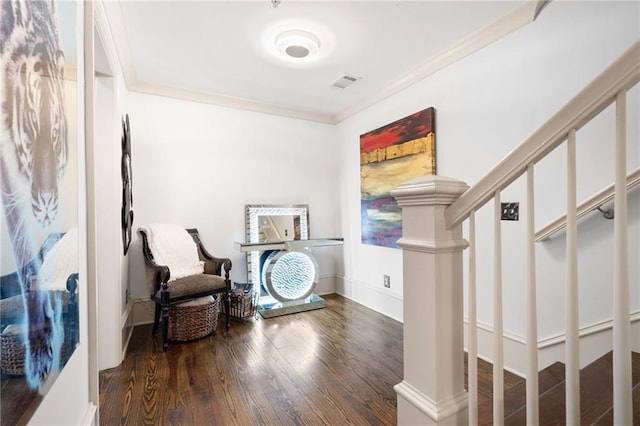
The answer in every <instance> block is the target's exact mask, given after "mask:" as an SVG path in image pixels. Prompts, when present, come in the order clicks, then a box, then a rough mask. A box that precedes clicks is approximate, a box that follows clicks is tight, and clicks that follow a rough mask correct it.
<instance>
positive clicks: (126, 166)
mask: <svg viewBox="0 0 640 426" xmlns="http://www.w3.org/2000/svg"><path fill="white" fill-rule="evenodd" d="M120 169H121V174H122V212H121V219H122V245H123V249H124V254H125V255H126V254H127V252H128V251H129V245H130V244H131V228H132V226H133V190H132V181H133V179H132V171H131V127H130V125H129V114H125V116H124V118H123V119H122V161H121V164H120Z"/></svg>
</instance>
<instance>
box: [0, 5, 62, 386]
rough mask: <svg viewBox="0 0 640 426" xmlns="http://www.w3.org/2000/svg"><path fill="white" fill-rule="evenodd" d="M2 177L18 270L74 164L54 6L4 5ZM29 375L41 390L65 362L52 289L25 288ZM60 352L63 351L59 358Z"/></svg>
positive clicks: (0, 39) (0, 9)
mask: <svg viewBox="0 0 640 426" xmlns="http://www.w3.org/2000/svg"><path fill="white" fill-rule="evenodd" d="M0 55H1V59H2V62H1V64H2V71H1V72H0V75H1V78H2V80H1V85H2V90H1V91H0V93H1V107H0V111H1V120H0V121H1V126H2V128H1V129H0V130H1V133H0V143H1V145H0V175H1V190H2V197H1V199H2V207H3V221H4V222H5V224H6V226H5V225H2V226H3V232H4V231H6V232H7V236H8V239H9V241H10V244H11V250H12V252H13V259H14V262H15V267H16V270H20V268H21V267H22V266H23V265H25V264H27V263H28V262H29V261H30V260H32V259H33V258H34V257H35V256H36V254H37V252H38V249H39V245H40V243H41V241H39V240H38V237H37V236H36V235H34V231H33V230H34V228H37V227H38V226H39V227H40V228H42V229H44V230H47V229H48V228H50V226H51V224H52V222H53V221H54V220H55V218H56V216H57V215H58V207H59V206H58V204H59V182H60V179H61V178H62V176H63V175H64V173H65V167H66V165H67V121H66V115H65V105H64V54H63V52H62V50H61V48H60V41H59V35H58V27H57V19H56V5H55V3H54V2H53V1H30V0H11V1H9V0H1V1H0ZM20 278H21V279H20V281H21V291H22V296H23V301H24V307H25V312H26V314H25V323H26V322H28V326H27V327H25V330H27V331H25V336H24V341H25V352H26V353H25V357H26V362H25V375H26V379H27V382H28V383H29V385H30V387H32V388H37V387H38V386H39V385H40V384H41V382H42V381H43V380H44V378H45V377H46V376H47V375H48V374H49V372H50V371H51V369H52V368H53V367H54V366H55V362H56V359H57V358H59V347H57V346H59V343H56V342H57V341H59V338H60V334H61V333H63V327H62V323H61V321H60V318H59V317H60V315H59V314H60V313H59V312H57V311H59V310H60V303H59V301H57V300H54V299H53V297H52V296H49V292H46V291H39V290H37V289H36V290H34V289H32V291H30V292H29V293H28V297H24V296H25V295H27V292H26V289H27V286H28V285H29V284H28V281H29V280H30V277H26V276H21V277H20ZM56 352H57V353H56Z"/></svg>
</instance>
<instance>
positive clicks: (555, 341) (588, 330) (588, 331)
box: [538, 311, 640, 350]
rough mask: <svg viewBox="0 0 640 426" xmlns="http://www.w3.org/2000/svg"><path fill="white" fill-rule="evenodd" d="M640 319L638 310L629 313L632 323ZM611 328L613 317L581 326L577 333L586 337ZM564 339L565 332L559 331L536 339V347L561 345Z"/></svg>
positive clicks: (543, 347)
mask: <svg viewBox="0 0 640 426" xmlns="http://www.w3.org/2000/svg"><path fill="white" fill-rule="evenodd" d="M638 321H640V311H636V312H633V313H632V314H631V319H630V322H631V323H632V324H633V323H635V322H638ZM611 329H613V319H610V320H606V321H601V322H598V323H595V324H592V325H588V326H586V327H582V328H581V329H580V331H579V333H578V336H579V337H586V336H590V335H592V334H596V333H600V332H603V331H607V330H611ZM565 340H566V334H565V333H561V334H557V335H555V336H553V337H547V338H545V339H541V340H539V341H538V349H539V350H540V349H545V348H548V347H551V346H555V345H561V344H563V343H564V342H565Z"/></svg>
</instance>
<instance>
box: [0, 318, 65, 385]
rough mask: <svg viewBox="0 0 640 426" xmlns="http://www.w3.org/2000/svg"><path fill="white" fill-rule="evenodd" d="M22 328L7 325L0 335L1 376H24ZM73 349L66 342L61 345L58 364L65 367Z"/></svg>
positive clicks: (17, 325)
mask: <svg viewBox="0 0 640 426" xmlns="http://www.w3.org/2000/svg"><path fill="white" fill-rule="evenodd" d="M22 330H23V326H22V325H20V324H11V325H8V326H7V327H6V328H5V329H4V330H3V331H2V334H0V349H1V351H0V352H1V353H0V370H1V371H2V373H3V374H10V375H13V376H22V375H24V361H25V346H24V343H23V342H22ZM73 349H74V348H73V347H72V346H71V344H70V343H69V342H67V341H65V342H63V343H62V348H61V349H60V362H61V364H62V365H65V364H66V363H67V361H68V360H69V358H71V354H72V353H73Z"/></svg>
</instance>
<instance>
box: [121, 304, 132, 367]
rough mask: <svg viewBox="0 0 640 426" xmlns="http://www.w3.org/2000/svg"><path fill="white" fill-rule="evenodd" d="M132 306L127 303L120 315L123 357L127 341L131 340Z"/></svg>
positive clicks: (127, 345)
mask: <svg viewBox="0 0 640 426" xmlns="http://www.w3.org/2000/svg"><path fill="white" fill-rule="evenodd" d="M133 308H134V304H133V303H129V304H128V305H127V309H126V310H125V312H124V314H123V315H122V319H121V327H122V357H121V359H124V357H125V355H126V354H127V348H128V347H129V341H130V340H131V335H132V334H133V326H134V323H133Z"/></svg>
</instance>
